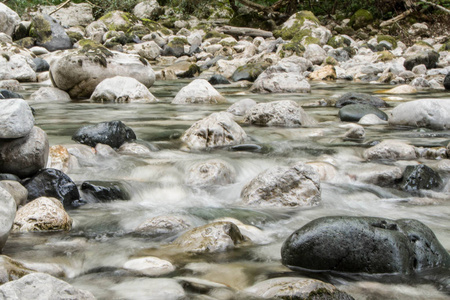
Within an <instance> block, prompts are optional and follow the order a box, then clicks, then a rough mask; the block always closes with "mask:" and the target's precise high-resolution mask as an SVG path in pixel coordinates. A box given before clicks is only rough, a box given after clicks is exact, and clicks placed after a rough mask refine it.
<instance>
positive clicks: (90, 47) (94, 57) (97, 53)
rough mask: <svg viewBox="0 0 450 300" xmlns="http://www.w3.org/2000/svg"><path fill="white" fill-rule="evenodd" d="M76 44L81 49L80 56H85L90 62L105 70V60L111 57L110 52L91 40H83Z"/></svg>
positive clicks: (106, 63)
mask: <svg viewBox="0 0 450 300" xmlns="http://www.w3.org/2000/svg"><path fill="white" fill-rule="evenodd" d="M78 44H79V45H80V47H81V49H80V50H79V53H80V54H83V55H86V56H87V57H89V59H90V60H91V61H93V62H95V63H98V64H100V65H101V66H103V67H105V68H106V66H107V65H108V62H107V60H106V59H107V58H108V57H111V56H113V54H112V52H111V51H109V50H108V49H107V48H106V47H104V46H103V45H100V44H98V43H96V42H94V41H93V40H88V39H84V40H81V41H79V42H78Z"/></svg>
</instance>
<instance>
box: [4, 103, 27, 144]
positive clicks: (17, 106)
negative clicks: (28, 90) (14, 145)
mask: <svg viewBox="0 0 450 300" xmlns="http://www.w3.org/2000/svg"><path fill="white" fill-rule="evenodd" d="M33 126H34V116H33V113H32V112H31V108H30V106H29V105H28V103H27V102H26V101H25V100H22V99H7V100H2V101H0V139H17V138H21V137H24V136H26V135H28V134H29V133H30V132H31V130H32V129H33Z"/></svg>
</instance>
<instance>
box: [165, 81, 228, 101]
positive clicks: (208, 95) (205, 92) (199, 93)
mask: <svg viewBox="0 0 450 300" xmlns="http://www.w3.org/2000/svg"><path fill="white" fill-rule="evenodd" d="M226 102H227V100H226V99H225V97H224V96H222V95H221V94H220V93H219V92H218V91H217V90H216V89H215V88H214V87H213V86H212V85H211V84H210V83H209V82H208V81H206V80H205V79H195V80H194V81H192V82H191V83H189V84H188V85H187V86H185V87H183V88H182V89H181V90H180V91H179V92H178V93H177V95H176V96H175V98H174V99H173V100H172V104H190V103H191V104H219V103H226Z"/></svg>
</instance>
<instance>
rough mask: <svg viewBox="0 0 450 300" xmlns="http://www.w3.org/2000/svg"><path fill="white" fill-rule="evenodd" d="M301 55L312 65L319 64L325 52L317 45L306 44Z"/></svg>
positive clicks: (325, 55)
mask: <svg viewBox="0 0 450 300" xmlns="http://www.w3.org/2000/svg"><path fill="white" fill-rule="evenodd" d="M303 57H304V58H306V59H307V60H309V61H311V62H312V63H313V64H314V65H321V64H322V63H323V61H324V60H325V58H327V53H326V52H325V50H323V48H322V47H320V46H319V45H317V44H310V45H308V46H306V50H305V53H304V54H303Z"/></svg>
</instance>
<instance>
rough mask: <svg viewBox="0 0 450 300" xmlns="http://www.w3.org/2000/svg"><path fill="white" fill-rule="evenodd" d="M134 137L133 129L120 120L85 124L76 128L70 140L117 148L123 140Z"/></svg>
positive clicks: (130, 139)
mask: <svg viewBox="0 0 450 300" xmlns="http://www.w3.org/2000/svg"><path fill="white" fill-rule="evenodd" d="M135 139H136V134H135V133H134V131H133V129H131V128H130V127H128V126H126V125H125V124H123V123H122V121H111V122H101V123H98V124H95V125H86V126H83V127H81V128H79V129H78V130H77V132H75V134H74V135H73V136H72V140H74V141H77V142H79V143H81V144H85V145H88V146H91V147H95V146H96V145H97V144H98V143H101V144H105V145H109V146H111V147H113V148H119V147H120V146H121V145H122V144H124V143H125V142H129V141H132V140H135Z"/></svg>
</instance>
